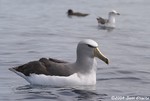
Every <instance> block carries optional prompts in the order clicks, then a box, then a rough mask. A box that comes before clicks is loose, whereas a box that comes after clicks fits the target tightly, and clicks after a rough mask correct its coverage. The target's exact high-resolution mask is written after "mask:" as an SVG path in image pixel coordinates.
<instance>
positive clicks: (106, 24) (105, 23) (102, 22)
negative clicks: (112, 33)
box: [97, 10, 120, 28]
mask: <svg viewBox="0 0 150 101" xmlns="http://www.w3.org/2000/svg"><path fill="white" fill-rule="evenodd" d="M116 15H120V13H118V12H117V11H115V10H112V11H111V12H109V13H108V19H104V18H102V17H99V18H97V21H98V24H99V26H100V27H102V28H115V22H116V21H115V16H116Z"/></svg>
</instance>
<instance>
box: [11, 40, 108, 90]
mask: <svg viewBox="0 0 150 101" xmlns="http://www.w3.org/2000/svg"><path fill="white" fill-rule="evenodd" d="M76 53H77V59H76V61H75V62H74V63H70V62H66V61H63V60H58V59H53V58H49V59H47V58H41V59H39V60H37V61H31V62H28V63H26V64H23V65H20V66H17V67H13V68H9V70H10V71H12V72H14V73H16V74H18V75H19V76H21V77H22V78H24V79H25V80H26V81H27V82H29V83H30V84H31V85H43V86H44V85H45V86H58V87H61V86H72V85H73V86H80V85H95V84H96V65H97V62H96V59H95V57H97V58H99V59H101V60H102V61H104V62H105V63H106V64H108V63H109V61H108V59H107V58H106V57H105V56H104V55H103V54H102V53H101V51H100V50H99V48H98V44H97V43H96V42H95V41H94V40H91V39H84V40H82V41H80V42H79V43H78V45H77V50H76Z"/></svg>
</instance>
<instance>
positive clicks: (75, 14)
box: [67, 9, 89, 17]
mask: <svg viewBox="0 0 150 101" xmlns="http://www.w3.org/2000/svg"><path fill="white" fill-rule="evenodd" d="M67 14H68V16H78V17H85V16H88V15H89V14H86V13H80V12H74V11H73V10H72V9H69V10H68V12H67Z"/></svg>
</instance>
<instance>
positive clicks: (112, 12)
mask: <svg viewBox="0 0 150 101" xmlns="http://www.w3.org/2000/svg"><path fill="white" fill-rule="evenodd" d="M109 15H120V13H118V12H117V11H115V10H112V11H111V12H109Z"/></svg>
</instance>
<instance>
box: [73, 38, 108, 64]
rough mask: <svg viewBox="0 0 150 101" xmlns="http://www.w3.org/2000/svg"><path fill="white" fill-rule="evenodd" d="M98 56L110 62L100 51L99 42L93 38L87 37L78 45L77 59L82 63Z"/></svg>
mask: <svg viewBox="0 0 150 101" xmlns="http://www.w3.org/2000/svg"><path fill="white" fill-rule="evenodd" d="M94 57H97V58H99V59H101V60H102V61H104V62H105V63H106V64H109V61H108V59H107V58H106V57H105V56H104V55H103V54H102V53H101V52H100V50H99V49H98V44H97V43H96V42H95V41H94V40H91V39H85V40H82V41H80V42H79V44H78V46H77V61H76V62H78V63H80V64H86V62H91V60H94Z"/></svg>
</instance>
